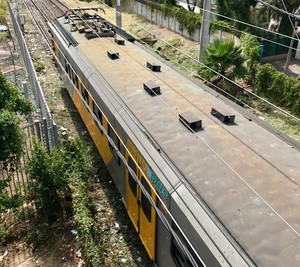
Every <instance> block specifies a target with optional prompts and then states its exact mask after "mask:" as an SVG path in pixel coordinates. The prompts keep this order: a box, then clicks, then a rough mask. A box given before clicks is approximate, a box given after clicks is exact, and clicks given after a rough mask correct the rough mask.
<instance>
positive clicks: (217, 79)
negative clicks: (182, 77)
mask: <svg viewBox="0 0 300 267" xmlns="http://www.w3.org/2000/svg"><path fill="white" fill-rule="evenodd" d="M241 53H242V49H241V47H239V46H235V44H234V42H233V41H232V40H225V41H220V40H219V39H215V40H214V41H213V43H212V44H209V45H207V46H206V49H205V50H204V52H203V53H202V54H201V59H202V63H203V64H204V66H203V65H201V66H200V68H199V74H200V75H201V76H202V77H203V78H205V79H207V80H209V81H210V82H212V83H213V84H215V85H218V86H220V87H222V88H227V89H229V90H231V89H232V83H230V82H228V81H227V79H225V78H224V77H227V78H228V79H230V80H234V79H236V78H239V77H243V76H244V75H245V73H246V70H245V67H244V66H243V63H244V58H243V57H242V55H241ZM211 69H212V70H214V71H212V70H211Z"/></svg>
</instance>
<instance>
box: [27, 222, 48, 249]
mask: <svg viewBox="0 0 300 267" xmlns="http://www.w3.org/2000/svg"><path fill="white" fill-rule="evenodd" d="M49 238H50V232H49V228H48V224H47V223H45V222H44V223H40V224H37V225H35V227H34V228H33V229H31V230H30V231H29V232H28V236H27V242H28V243H29V244H32V246H33V247H34V248H36V247H38V246H40V245H42V244H45V242H46V241H47V240H49Z"/></svg>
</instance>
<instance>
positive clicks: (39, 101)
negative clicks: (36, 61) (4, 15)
mask: <svg viewBox="0 0 300 267" xmlns="http://www.w3.org/2000/svg"><path fill="white" fill-rule="evenodd" d="M8 9H9V13H10V16H11V20H12V24H13V27H14V31H15V34H16V37H17V40H18V43H19V47H20V50H21V54H22V57H23V60H24V64H25V67H26V70H27V73H28V78H29V82H30V86H31V89H32V91H33V95H34V98H35V102H36V105H37V107H38V108H39V109H40V112H41V117H42V118H43V121H46V124H45V125H44V124H43V126H42V127H44V130H43V131H41V134H43V135H44V136H43V138H42V140H43V141H44V144H45V145H46V146H47V149H48V150H49V151H51V149H52V148H53V147H56V146H57V144H58V142H57V127H56V124H55V122H54V121H53V119H52V116H51V112H50V109H49V107H48V104H47V102H46V100H45V96H44V93H43V90H42V88H41V86H40V83H39V81H38V78H37V74H36V71H35V68H34V65H33V62H32V59H31V56H30V53H29V50H28V47H27V45H26V42H25V39H24V36H23V33H22V30H21V27H20V25H19V23H18V19H17V17H18V12H16V11H15V12H14V11H13V10H12V7H11V4H10V3H8Z"/></svg>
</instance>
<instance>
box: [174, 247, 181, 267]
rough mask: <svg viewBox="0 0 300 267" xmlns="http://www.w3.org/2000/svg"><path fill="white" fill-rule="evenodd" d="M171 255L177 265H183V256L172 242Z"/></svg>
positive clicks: (179, 266) (178, 266)
mask: <svg viewBox="0 0 300 267" xmlns="http://www.w3.org/2000/svg"><path fill="white" fill-rule="evenodd" d="M172 256H173V260H174V262H175V265H176V266H177V267H184V256H183V254H182V253H181V251H180V250H179V249H178V248H177V246H176V245H175V244H173V248H172Z"/></svg>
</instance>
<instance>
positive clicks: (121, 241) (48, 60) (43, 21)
mask: <svg viewBox="0 0 300 267" xmlns="http://www.w3.org/2000/svg"><path fill="white" fill-rule="evenodd" d="M53 2H54V1H45V3H43V1H37V0H35V1H29V0H26V1H25V2H24V4H25V6H26V9H27V12H26V14H29V16H30V19H27V18H26V19H25V22H26V24H25V25H24V26H25V27H24V28H25V31H24V35H25V38H26V39H27V41H28V47H29V50H30V51H31V52H32V58H33V61H34V62H35V64H40V65H43V69H42V71H39V72H38V76H39V80H40V81H41V85H42V87H43V88H44V93H45V97H46V100H47V102H48V104H49V107H50V109H51V112H52V114H53V118H54V120H55V121H56V122H57V124H58V125H62V126H64V128H66V129H67V132H68V133H69V134H70V135H83V136H84V137H86V128H85V127H84V125H83V123H82V121H81V119H80V118H79V115H78V113H77V111H75V108H74V107H73V106H72V105H71V104H70V103H69V101H70V99H69V96H67V95H66V93H65V89H64V88H63V87H64V85H63V84H62V82H61V80H60V79H59V75H58V73H56V72H55V71H56V69H55V68H54V64H53V61H52V57H53V55H52V54H51V53H50V49H49V50H48V49H47V48H46V47H47V46H48V48H50V47H51V45H52V38H51V36H50V35H49V33H48V28H47V21H48V20H52V19H54V18H56V17H59V16H61V15H63V14H64V13H65V12H66V11H67V10H68V9H69V8H68V7H67V6H65V9H64V8H63V6H60V7H61V8H59V7H57V6H56V7H53ZM55 2H56V1H55ZM59 10H60V11H59ZM55 12H56V13H55ZM24 13H25V12H24ZM26 16H27V15H26ZM31 20H34V24H35V26H36V27H38V31H39V33H37V32H36V29H34V26H33V25H30V26H29V24H30V22H29V21H31ZM40 34H42V36H43V37H42V38H44V39H45V42H44V41H42V40H41V37H40V36H38V35H40ZM45 44H47V46H46V45H45ZM61 98H63V99H61ZM67 120H68V121H67ZM85 139H87V140H89V139H88V138H87V137H86V138H85ZM98 157H99V156H96V158H95V159H94V160H95V161H96V162H97V165H96V168H97V173H96V177H97V179H99V180H100V183H101V186H100V185H99V184H98V183H97V185H95V188H97V190H95V191H93V192H92V194H93V197H94V196H95V195H96V197H95V199H96V202H97V203H95V208H96V209H97V210H100V211H101V212H100V213H99V214H97V215H96V221H97V228H99V229H100V231H101V233H99V235H101V243H102V244H103V249H104V250H105V251H106V253H105V254H106V259H105V262H106V264H105V266H111V267H113V266H132V267H136V266H145V267H146V266H152V264H151V263H150V260H149V259H148V256H147V255H146V252H145V251H144V249H143V248H140V247H141V244H140V241H139V240H138V237H137V235H136V234H135V232H134V230H133V227H132V225H131V223H130V222H129V220H128V217H127V216H126V210H125V209H124V207H123V203H122V202H121V201H119V199H120V196H119V193H118V191H117V189H116V188H115V186H114V184H113V183H112V182H111V177H110V176H109V174H108V172H107V169H106V167H105V165H104V164H103V163H101V159H99V158H98ZM95 199H94V201H95ZM124 262H126V264H124Z"/></svg>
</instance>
